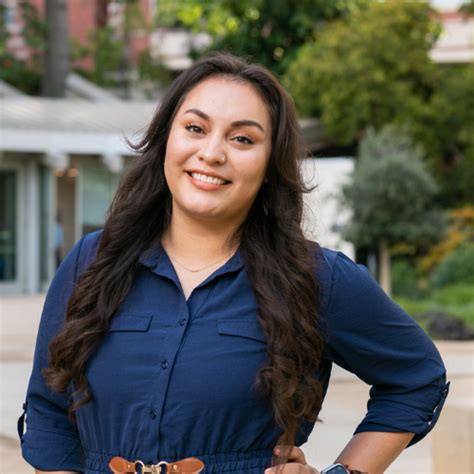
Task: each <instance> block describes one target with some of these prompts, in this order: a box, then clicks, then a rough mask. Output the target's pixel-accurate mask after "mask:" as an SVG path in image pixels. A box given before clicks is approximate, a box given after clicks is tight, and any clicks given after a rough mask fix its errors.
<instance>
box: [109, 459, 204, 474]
mask: <svg viewBox="0 0 474 474" xmlns="http://www.w3.org/2000/svg"><path fill="white" fill-rule="evenodd" d="M109 467H110V469H111V470H112V472H114V473H115V474H142V473H143V474H144V473H151V474H162V468H164V469H165V471H164V472H166V473H173V474H198V473H199V472H201V471H202V470H203V469H204V463H203V462H202V461H201V460H200V459H198V458H186V459H181V460H180V461H176V462H166V461H160V462H159V463H158V464H151V465H146V464H145V463H143V462H142V461H127V460H126V459H124V458H121V457H119V456H115V457H113V458H112V459H111V460H110V462H109Z"/></svg>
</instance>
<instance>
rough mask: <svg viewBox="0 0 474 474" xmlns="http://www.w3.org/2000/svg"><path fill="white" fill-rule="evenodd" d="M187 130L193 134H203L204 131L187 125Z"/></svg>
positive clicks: (195, 126) (196, 126)
mask: <svg viewBox="0 0 474 474" xmlns="http://www.w3.org/2000/svg"><path fill="white" fill-rule="evenodd" d="M185 128H186V130H189V131H190V132H192V133H203V129H202V128H201V127H199V126H198V125H192V124H191V125H186V127H185Z"/></svg>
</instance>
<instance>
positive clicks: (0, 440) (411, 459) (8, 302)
mask: <svg viewBox="0 0 474 474" xmlns="http://www.w3.org/2000/svg"><path fill="white" fill-rule="evenodd" d="M43 300H44V295H39V296H30V297H27V296H21V297H3V298H2V299H1V301H0V381H1V390H0V404H1V408H0V474H7V473H8V474H10V473H12V474H13V473H18V474H26V473H32V472H33V469H32V468H31V467H29V466H28V465H27V464H26V463H25V462H24V461H23V459H22V458H21V455H20V450H19V443H18V441H17V434H16V420H17V418H18V416H19V414H20V412H21V405H22V403H23V398H24V396H25V392H26V386H27V383H28V378H29V375H30V371H31V360H32V356H33V351H34V342H35V336H36V332H37V328H38V324H39V318H40V314H41V307H42V304H43ZM437 346H438V348H439V350H440V352H441V353H442V355H443V358H444V360H445V363H446V366H447V367H448V373H449V379H450V380H451V382H452V383H451V394H450V396H449V397H448V400H447V404H450V403H457V402H459V401H461V402H463V403H467V404H469V405H470V406H473V405H474V342H437ZM368 391H369V387H368V386H367V385H365V384H364V383H363V382H361V381H360V380H359V379H357V378H356V377H355V376H354V375H352V374H350V373H348V372H346V371H344V370H343V369H341V368H339V367H337V366H335V367H334V369H333V375H332V378H331V384H330V387H329V391H328V394H327V396H326V400H325V403H324V406H323V409H322V411H321V413H320V418H321V419H322V420H323V422H322V423H317V424H316V427H315V429H314V430H313V433H312V434H311V436H310V438H309V440H308V442H307V443H306V444H305V445H304V446H303V449H304V451H305V453H306V456H307V459H308V462H309V463H310V464H312V465H314V466H319V467H323V466H327V465H329V464H330V463H331V462H332V461H333V459H334V458H335V457H336V456H337V454H338V453H339V451H340V450H341V449H342V447H343V446H345V444H346V443H347V442H348V441H349V439H350V438H351V436H352V432H353V430H354V428H355V427H356V426H357V425H358V423H359V422H360V420H361V419H362V418H363V416H364V415H365V413H366V402H367V398H368ZM442 416H443V415H441V417H442ZM473 431H474V427H473ZM470 446H474V440H473V442H472V443H470ZM452 472H453V474H454V471H452ZM387 473H389V474H402V473H403V474H407V473H413V474H414V473H418V474H432V473H433V465H432V439H431V435H429V436H427V437H426V438H425V439H424V440H422V441H421V442H419V443H418V444H416V445H415V446H413V447H411V448H409V449H407V450H405V451H404V453H403V454H402V455H401V456H400V457H399V458H398V459H397V460H396V461H395V462H394V464H393V465H392V466H391V467H390V469H389V470H388V471H387ZM446 474H449V473H448V471H447V472H446ZM456 474H470V473H467V472H466V473H461V472H456Z"/></svg>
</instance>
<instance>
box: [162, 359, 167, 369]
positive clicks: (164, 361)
mask: <svg viewBox="0 0 474 474" xmlns="http://www.w3.org/2000/svg"><path fill="white" fill-rule="evenodd" d="M161 368H162V369H163V370H165V369H167V368H168V361H167V360H166V359H165V360H162V361H161Z"/></svg>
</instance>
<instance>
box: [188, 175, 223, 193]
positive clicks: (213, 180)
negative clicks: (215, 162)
mask: <svg viewBox="0 0 474 474" xmlns="http://www.w3.org/2000/svg"><path fill="white" fill-rule="evenodd" d="M186 174H187V175H188V176H189V179H190V181H191V183H192V184H193V185H194V186H195V187H196V188H198V189H203V190H205V191H214V190H216V189H221V188H222V187H223V186H225V185H227V184H229V183H230V181H227V180H225V179H224V178H220V177H217V176H210V175H208V174H204V173H199V172H197V171H188V172H187V173H186Z"/></svg>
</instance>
